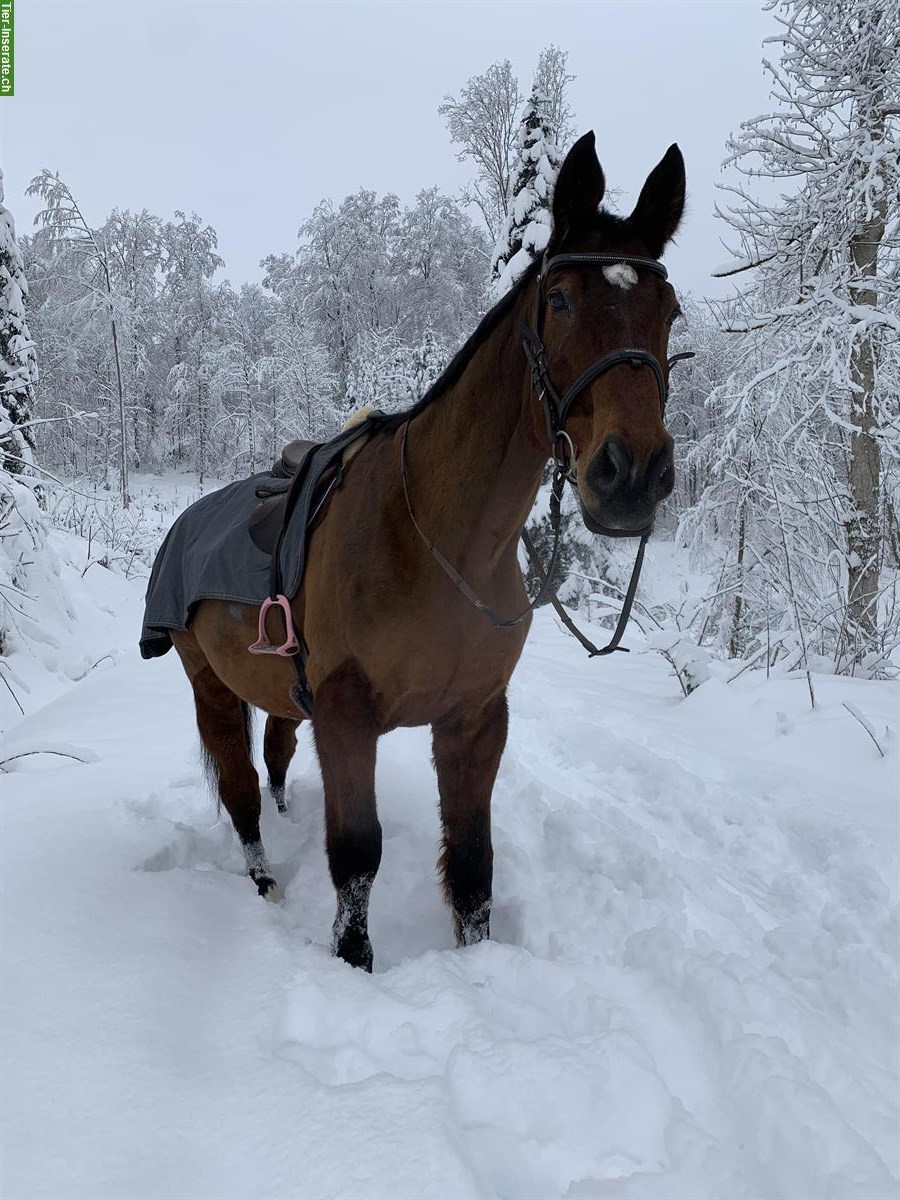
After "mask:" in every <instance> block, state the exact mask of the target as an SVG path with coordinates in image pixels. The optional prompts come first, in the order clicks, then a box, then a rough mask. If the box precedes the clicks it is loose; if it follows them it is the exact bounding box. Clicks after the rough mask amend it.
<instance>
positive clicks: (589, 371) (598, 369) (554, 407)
mask: <svg viewBox="0 0 900 1200" xmlns="http://www.w3.org/2000/svg"><path fill="white" fill-rule="evenodd" d="M566 266H590V267H612V266H627V267H633V268H634V269H635V270H638V271H652V272H653V273H654V274H655V275H659V276H660V278H661V279H668V277H669V272H668V271H667V270H666V268H665V267H664V266H663V265H662V263H661V262H657V261H656V259H655V258H640V257H638V256H635V255H627V254H626V255H621V254H554V255H553V257H552V258H548V257H547V255H546V254H545V255H544V258H543V261H542V263H541V269H540V271H539V272H538V276H537V281H536V284H535V293H534V295H535V300H534V327H533V328H532V327H531V326H529V325H526V324H525V322H524V321H520V322H519V332H520V333H521V335H522V349H523V350H524V351H525V357H526V358H527V359H528V365H529V366H530V367H531V383H532V387H533V388H534V391H535V394H536V395H537V398H538V402H539V403H540V405H541V406H542V408H543V410H544V419H545V421H546V423H547V438H548V440H549V442H550V453H551V455H552V457H553V461H554V462H555V463H556V466H557V469H558V470H559V471H560V472H561V473H562V474H563V475H564V476H565V477H566V478H567V479H568V480H569V481H570V482H572V483H574V482H575V447H574V445H573V444H572V439H571V438H570V437H569V435H568V434H567V433H566V421H567V419H568V416H569V412H570V411H571V408H572V405H573V404H574V403H575V401H576V400H577V399H578V397H579V396H580V395H581V393H582V392H583V391H584V390H585V389H586V388H587V387H588V386H589V384H591V383H593V382H594V380H595V379H597V378H599V376H601V375H605V374H606V372H607V371H611V370H612V368H613V367H620V366H622V365H624V364H626V363H627V364H628V365H629V366H631V367H635V368H640V367H649V368H650V370H651V371H652V372H653V378H654V379H655V380H656V388H657V391H658V392H659V407H660V412H661V414H662V415H663V416H665V412H666V400H667V399H668V395H669V389H668V385H667V383H666V377H665V375H664V374H663V369H662V367H661V366H660V364H659V360H658V359H657V358H656V356H655V355H653V354H651V353H650V351H649V350H641V349H639V348H638V347H636V346H621V347H619V348H618V349H617V350H611V351H610V352H609V354H604V355H603V356H602V357H601V358H598V359H597V360H596V361H595V362H592V363H591V365H590V366H589V367H587V368H586V370H584V371H582V372H581V374H580V375H579V376H578V378H577V379H576V380H575V381H574V383H571V384H570V385H569V387H568V388H567V389H566V391H565V392H564V393H563V394H562V395H560V393H559V390H558V389H557V388H556V386H555V385H554V383H553V380H552V379H551V378H550V366H549V363H548V360H547V351H546V348H545V346H544V343H543V342H542V341H541V334H542V332H543V328H544V306H543V304H542V300H543V291H544V280H545V279H546V278H547V276H548V275H549V274H550V272H551V271H554V270H556V268H557V267H566ZM692 357H693V355H692V354H689V353H685V354H674V355H672V357H671V358H670V359H669V360H668V363H667V365H668V366H669V367H671V366H672V364H673V363H675V362H678V361H679V360H680V359H682V358H692ZM604 532H608V536H610V537H623V536H624V537H632V536H635V535H633V534H630V533H627V534H621V533H618V532H617V531H615V530H609V531H604Z"/></svg>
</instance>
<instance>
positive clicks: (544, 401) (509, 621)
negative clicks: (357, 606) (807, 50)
mask: <svg viewBox="0 0 900 1200" xmlns="http://www.w3.org/2000/svg"><path fill="white" fill-rule="evenodd" d="M576 265H577V266H599V267H611V266H627V267H631V268H633V269H635V270H644V271H652V272H653V273H654V274H656V275H659V276H660V277H661V278H662V279H667V278H668V274H669V273H668V271H667V270H666V268H665V267H664V266H663V265H662V263H661V262H657V260H656V259H655V258H641V257H638V256H635V255H622V254H600V253H597V254H555V255H553V256H552V257H548V256H547V254H545V255H544V258H543V260H542V262H541V266H540V270H539V271H538V274H537V278H536V283H535V305H534V327H533V328H532V327H531V326H529V325H527V324H526V323H525V322H524V321H520V322H519V332H520V334H521V335H522V349H523V350H524V352H525V357H526V359H527V360H528V365H529V366H530V368H531V382H532V388H533V389H534V392H535V395H536V396H537V400H538V403H539V404H540V405H541V406H542V408H543V410H544V418H545V421H546V424H547V437H548V440H549V443H550V456H551V457H552V459H553V462H554V472H553V484H552V487H551V492H550V524H551V527H552V529H553V551H552V554H551V556H550V565H549V566H548V567H547V568H546V569H544V568H543V567H542V566H541V562H540V559H539V557H538V554H537V551H536V549H535V546H534V543H533V542H532V540H531V537H530V536H529V534H528V532H527V530H524V529H523V530H522V541H523V542H524V543H525V549H526V551H527V553H528V557H529V559H530V560H531V562H532V564H533V565H534V567H535V570H536V572H537V575H538V578H539V579H540V580H541V587H540V590H539V591H538V594H537V595H536V596H535V598H534V599H533V600H532V601H531V602H530V603H529V604H528V605H527V606H526V607H525V608H524V609H522V611H521V612H520V613H517V614H516V616H514V617H506V618H504V617H501V616H499V615H498V614H497V613H496V612H494V610H493V609H492V608H490V607H489V606H488V605H487V604H485V603H484V601H483V600H481V599H480V598H479V597H478V596H477V594H476V593H475V592H474V591H473V590H472V588H471V587H470V586H469V584H468V583H466V581H465V579H463V577H462V576H461V575H460V573H459V572H458V571H457V570H456V568H455V567H454V566H453V564H452V563H450V562H448V560H447V559H446V558H445V557H444V555H443V554H442V553H441V552H440V550H439V549H438V548H437V546H436V545H435V544H434V542H433V541H432V540H431V538H429V537H428V536H427V534H426V533H425V532H424V531H423V530H422V528H421V527H420V525H419V523H418V521H417V520H416V517H415V513H414V512H413V507H412V500H411V498H410V494H409V479H408V475H407V470H406V442H407V435H408V433H409V422H408V421H407V422H406V424H405V425H404V427H403V436H402V439H401V443H400V473H401V477H402V480H403V494H404V497H405V499H406V507H407V510H408V512H409V516H410V520H411V521H412V523H413V527H414V528H415V530H416V533H418V535H419V537H420V538H421V539H422V541H423V542H424V544H425V546H426V548H427V549H428V551H429V553H430V554H431V555H432V556H433V557H434V558H435V560H436V561H437V563H438V565H439V566H440V567H441V569H442V570H443V571H444V573H445V574H446V575H447V576H448V578H449V579H450V580H451V582H452V583H453V584H454V585H455V586H456V587H457V588H458V589H459V591H460V592H461V593H462V594H463V596H465V598H466V599H467V600H468V601H469V602H470V603H471V604H473V605H474V606H475V608H477V609H478V611H479V612H481V613H483V614H484V616H485V617H487V619H488V620H489V621H490V622H491V624H492V625H493V626H494V627H495V628H496V629H509V628H511V627H512V626H514V625H518V624H519V623H520V622H521V621H523V620H524V619H525V618H526V617H527V616H528V614H529V613H530V612H531V611H532V610H533V609H534V608H536V607H537V606H538V604H540V602H541V601H542V600H543V599H544V597H545V596H546V595H547V593H548V591H549V590H550V587H551V581H552V579H553V573H554V569H555V567H556V560H557V556H558V553H559V537H560V529H561V525H562V512H561V503H562V493H563V488H564V486H565V482H566V480H567V479H568V480H569V481H570V482H571V483H574V482H575V456H576V450H575V446H574V445H573V443H572V439H571V438H570V437H569V435H568V434H567V433H566V420H567V418H568V416H569V413H570V411H571V409H572V405H573V404H574V403H575V401H576V400H577V399H578V397H579V396H580V395H581V393H582V392H583V391H584V390H585V389H586V388H587V387H588V386H589V385H590V384H591V383H593V381H594V380H595V379H597V378H598V377H599V376H600V375H603V374H605V373H606V372H607V371H610V370H612V368H613V367H618V366H622V365H624V364H628V365H629V366H631V367H634V368H636V369H637V368H640V367H649V368H650V369H651V371H652V372H653V377H654V379H655V380H656V387H657V390H658V392H659V404H660V411H661V414H662V415H663V416H665V411H666V401H667V399H668V395H669V388H668V382H667V379H666V375H665V373H664V372H663V369H662V366H661V365H660V363H659V360H658V359H657V358H656V356H655V355H654V354H651V353H650V351H649V350H642V349H640V348H638V347H635V346H623V347H620V348H619V349H617V350H611V351H610V352H609V353H608V354H604V355H602V357H600V358H598V359H597V360H596V361H595V362H593V363H591V365H590V366H589V367H587V368H586V369H585V370H584V371H582V373H581V374H580V375H579V376H578V378H577V379H576V380H575V381H574V382H573V383H572V384H570V385H569V387H568V388H567V389H566V391H565V392H563V393H562V394H560V392H559V390H558V389H557V387H556V386H555V385H554V383H553V380H552V379H551V378H550V368H549V363H548V359H547V351H546V348H545V346H544V343H543V342H542V341H541V333H542V332H543V324H544V323H543V317H544V305H543V290H544V280H545V279H546V278H547V276H548V275H549V274H550V272H551V271H553V270H556V269H557V268H558V267H564V266H576ZM693 357H694V354H693V351H684V352H683V353H681V354H673V355H672V356H671V357H670V358H669V359H668V361H667V364H666V366H667V368H671V367H672V366H673V364H674V363H676V362H679V361H681V360H682V359H685V358H693ZM652 529H653V522H652V520H651V521H650V523H649V524H648V525H647V526H646V527H645V528H644V529H640V530H636V531H635V532H631V531H628V532H625V531H623V530H619V529H605V528H603V529H600V532H601V533H602V534H604V535H605V536H608V537H639V538H640V539H641V540H640V543H639V545H638V551H637V557H636V558H635V563H634V567H633V569H632V572H631V579H630V580H629V582H628V588H627V590H626V593H625V601H624V604H623V606H622V612H621V614H620V616H619V620H618V622H617V624H616V628H615V630H614V632H613V636H612V638H611V639H610V641H609V642H608V644H607V645H606V646H604V647H602V649H599V650H598V649H597V647H596V646H594V645H593V643H591V642H589V641H588V639H587V638H585V637H584V636H583V635H582V634H580V633H578V632H577V631H575V634H576V636H577V637H578V638H579V640H580V641H581V643H582V645H583V646H584V647H585V649H587V650H588V652H589V654H590V656H591V657H592V658H593V657H595V656H596V655H603V654H612V652H613V651H614V650H623V649H624V647H622V646H620V645H619V642H620V641H621V639H622V635H623V634H624V632H625V626H626V625H627V624H628V618H629V616H630V615H631V606H632V604H633V602H634V596H635V592H636V591H637V585H638V579H639V578H640V573H641V567H642V565H643V562H644V550H645V548H646V545H647V540H648V539H649V537H650V534H651V532H652ZM553 601H554V607H556V608H557V611H560V610H561V607H562V606H561V605H559V603H558V601H556V599H555V596H553ZM563 616H564V620H565V621H566V624H567V625H568V626H569V628H572V625H571V621H570V619H569V618H568V614H565V613H564V610H563Z"/></svg>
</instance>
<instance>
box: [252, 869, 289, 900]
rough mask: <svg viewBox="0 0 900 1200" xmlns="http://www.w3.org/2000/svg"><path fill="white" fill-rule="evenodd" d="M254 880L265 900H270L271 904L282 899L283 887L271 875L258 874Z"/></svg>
mask: <svg viewBox="0 0 900 1200" xmlns="http://www.w3.org/2000/svg"><path fill="white" fill-rule="evenodd" d="M253 882H254V883H255V884H256V890H257V891H258V892H259V894H260V895H261V896H262V898H263V900H268V901H269V903H270V904H278V903H279V902H280V901H281V898H282V896H281V888H280V887H279V886H278V884H277V883H276V882H275V880H274V879H273V878H272V876H271V875H257V876H255V877H254V879H253Z"/></svg>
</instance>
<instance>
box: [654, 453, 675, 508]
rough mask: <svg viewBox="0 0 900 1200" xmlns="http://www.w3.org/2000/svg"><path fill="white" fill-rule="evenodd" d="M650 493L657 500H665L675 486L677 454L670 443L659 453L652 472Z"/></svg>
mask: <svg viewBox="0 0 900 1200" xmlns="http://www.w3.org/2000/svg"><path fill="white" fill-rule="evenodd" d="M649 477H650V491H651V492H652V493H653V496H654V498H655V499H658V500H663V499H665V497H666V496H668V495H669V493H670V492H671V491H672V488H673V487H674V486H675V453H674V449H673V445H672V443H671V442H668V443H667V444H666V445H665V446H663V448H662V450H660V451H659V452H658V454H657V455H656V458H655V459H654V461H653V463H652V465H651V467H650V471H649Z"/></svg>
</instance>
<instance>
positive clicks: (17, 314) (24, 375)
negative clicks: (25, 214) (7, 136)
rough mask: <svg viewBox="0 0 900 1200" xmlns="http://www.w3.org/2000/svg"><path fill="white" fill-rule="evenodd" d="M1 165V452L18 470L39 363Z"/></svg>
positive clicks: (29, 443)
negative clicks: (27, 317)
mask: <svg viewBox="0 0 900 1200" xmlns="http://www.w3.org/2000/svg"><path fill="white" fill-rule="evenodd" d="M3 200H4V195H3V171H2V170H0V454H2V469H3V470H4V471H8V472H10V473H11V474H20V473H21V472H22V470H23V469H24V468H26V467H27V465H28V463H29V462H30V459H31V451H32V449H33V448H34V436H33V433H32V429H33V426H32V425H31V424H30V422H31V420H32V415H33V407H34V384H35V382H36V380H37V363H36V359H35V352H34V342H33V341H32V340H31V335H30V334H29V332H28V324H27V322H26V319H25V300H26V297H27V296H28V284H27V283H26V281H25V271H24V268H23V265H22V255H21V252H20V250H19V246H18V243H17V242H16V230H15V225H14V223H13V218H12V214H11V213H10V211H9V209H8V208H6V207H5V205H4V203H3Z"/></svg>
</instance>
